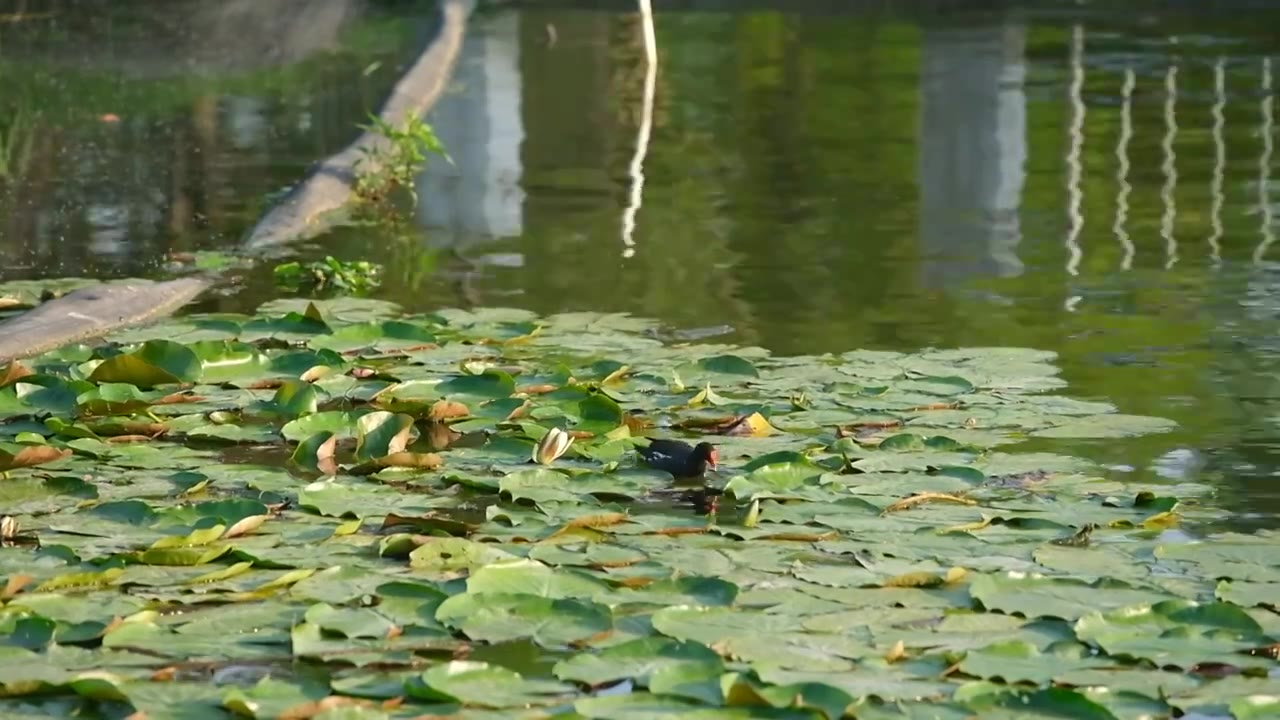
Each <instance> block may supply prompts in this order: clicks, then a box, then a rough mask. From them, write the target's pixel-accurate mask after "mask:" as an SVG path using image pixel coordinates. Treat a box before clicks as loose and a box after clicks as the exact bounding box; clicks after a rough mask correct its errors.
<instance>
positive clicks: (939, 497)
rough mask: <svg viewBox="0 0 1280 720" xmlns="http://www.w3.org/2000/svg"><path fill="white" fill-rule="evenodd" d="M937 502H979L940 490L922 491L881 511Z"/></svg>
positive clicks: (970, 503) (883, 512) (892, 510)
mask: <svg viewBox="0 0 1280 720" xmlns="http://www.w3.org/2000/svg"><path fill="white" fill-rule="evenodd" d="M935 502H941V503H952V504H955V505H977V504H978V503H977V502H976V501H974V500H970V499H969V498H964V497H960V496H959V495H951V494H948V493H939V492H922V493H917V494H915V495H912V496H911V497H909V498H904V499H902V500H899V501H898V502H896V503H894V504H892V505H890V506H889V507H887V508H885V509H884V510H883V511H882V512H881V514H882V515H888V514H889V513H892V512H898V511H899V510H906V509H908V508H913V507H915V506H917V505H924V504H926V503H935Z"/></svg>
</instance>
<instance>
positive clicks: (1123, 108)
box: [1112, 68, 1135, 271]
mask: <svg viewBox="0 0 1280 720" xmlns="http://www.w3.org/2000/svg"><path fill="white" fill-rule="evenodd" d="M1134 83H1135V78H1134V73H1133V68H1125V70H1124V85H1123V86H1122V87H1121V88H1120V141H1119V142H1118V143H1117V144H1116V159H1117V160H1118V161H1119V163H1118V165H1117V167H1116V180H1117V182H1118V183H1119V184H1120V191H1119V192H1118V193H1117V194H1116V222H1115V225H1113V226H1112V229H1113V230H1114V231H1115V234H1116V239H1117V240H1119V241H1120V247H1121V248H1122V249H1123V250H1124V255H1123V256H1122V257H1121V258H1120V269H1121V270H1122V271H1123V270H1128V269H1130V268H1132V267H1133V241H1132V240H1130V239H1129V231H1128V230H1126V229H1125V227H1124V226H1125V222H1127V221H1128V219H1129V193H1130V192H1132V191H1133V185H1131V184H1130V183H1129V141H1130V140H1132V139H1133V86H1134Z"/></svg>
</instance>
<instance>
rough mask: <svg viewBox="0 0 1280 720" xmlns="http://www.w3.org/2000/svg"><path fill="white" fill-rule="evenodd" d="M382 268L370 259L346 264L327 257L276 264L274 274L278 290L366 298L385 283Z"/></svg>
mask: <svg viewBox="0 0 1280 720" xmlns="http://www.w3.org/2000/svg"><path fill="white" fill-rule="evenodd" d="M381 275H382V266H381V265H379V264H378V263H374V262H369V261H368V260H355V261H343V260H338V259H337V258H334V257H333V256H332V255H329V256H326V257H325V259H324V260H317V261H315V262H310V263H301V262H297V261H291V262H286V263H280V264H279V265H276V266H275V267H274V268H273V269H272V272H271V276H272V279H273V280H274V281H275V284H276V287H279V288H281V289H284V290H288V291H290V292H299V291H301V290H304V289H305V290H310V291H312V292H315V293H325V292H332V293H342V294H351V295H365V294H368V293H369V292H370V291H372V290H374V289H376V288H377V287H378V286H379V285H380V284H381V283H382V281H381V278H380V276H381Z"/></svg>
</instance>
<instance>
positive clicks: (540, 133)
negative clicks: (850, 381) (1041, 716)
mask: <svg viewBox="0 0 1280 720" xmlns="http://www.w3.org/2000/svg"><path fill="white" fill-rule="evenodd" d="M421 5H422V4H421V3H409V2H390V1H386V2H376V1H369V2H360V1H358V0H323V1H321V2H291V3H279V4H276V3H250V2H225V3H197V2H186V1H183V2H172V3H148V4H141V3H103V4H83V5H82V4H77V5H74V6H68V7H69V8H71V9H66V10H64V11H54V12H48V13H33V14H32V15H31V16H30V17H17V18H16V19H13V18H10V19H11V20H12V21H11V22H6V23H5V24H4V25H2V26H0V64H2V65H3V67H4V71H3V72H0V218H2V220H0V254H2V255H3V257H4V258H5V260H6V262H5V263H4V267H3V268H0V281H2V280H12V279H19V278H39V277H60V276H70V275H84V274H89V275H101V276H137V275H148V274H156V273H157V272H159V269H160V268H161V267H162V264H163V263H162V259H163V257H164V256H165V255H166V254H167V253H171V252H184V251H191V250H198V249H203V250H209V249H233V248H234V247H235V246H236V244H237V243H238V242H239V241H240V239H241V238H242V237H243V236H244V234H245V232H246V231H247V229H248V228H249V227H250V226H251V225H252V223H253V222H254V221H255V220H256V219H257V218H258V217H259V216H260V215H261V213H262V212H263V211H264V209H265V208H267V207H268V206H269V204H270V201H271V198H272V197H273V196H274V195H275V194H276V193H278V192H279V191H280V190H281V189H283V188H284V187H286V186H288V185H289V184H291V183H294V182H297V180H298V179H300V178H301V177H302V176H303V174H304V173H305V171H306V169H307V167H308V166H309V165H310V163H312V162H314V161H316V160H318V159H319V158H321V157H323V156H325V155H326V154H328V153H330V152H333V151H336V150H337V149H339V148H341V147H342V146H343V145H345V143H347V142H349V141H350V140H351V138H352V137H353V136H354V134H355V133H356V129H355V128H356V125H357V124H358V123H361V122H363V121H364V119H365V117H366V113H367V112H368V110H370V109H371V108H374V107H376V106H377V105H378V103H380V102H381V100H382V98H383V97H384V96H385V94H386V92H387V90H388V89H389V87H390V86H391V85H392V84H393V83H394V82H395V80H396V78H397V77H398V74H399V72H400V71H401V70H402V69H403V68H404V67H405V65H406V64H407V63H408V62H410V61H411V60H412V59H413V57H414V55H415V53H416V52H417V49H418V48H419V47H420V46H421V41H422V38H423V37H424V36H426V35H427V34H429V32H430V27H431V23H432V21H433V20H432V17H431V14H430V13H429V12H426V11H424V9H423V8H422V7H420V6H421ZM538 5H539V7H538V8H537V9H520V8H516V9H510V8H498V7H485V6H482V7H481V9H480V10H479V11H478V12H477V13H476V15H475V16H474V17H473V20H472V25H471V27H470V30H469V35H468V37H467V40H466V43H465V46H464V48H463V50H462V56H461V58H460V60H459V62H458V66H457V69H456V73H455V77H454V82H453V84H452V87H451V88H450V90H449V91H448V92H447V94H446V95H445V97H444V99H443V100H442V101H441V102H440V103H439V104H438V105H437V106H436V107H435V108H434V109H433V111H432V112H431V114H430V116H429V117H428V120H429V121H430V122H431V123H432V124H433V125H434V126H435V128H436V131H437V133H438V134H439V136H440V137H441V139H442V140H443V141H444V144H445V146H446V147H447V149H448V151H449V153H450V156H451V157H452V159H453V163H452V164H448V163H445V162H436V163H434V164H433V165H431V166H429V167H428V168H427V169H426V170H425V171H424V172H423V173H422V175H421V177H420V178H419V184H418V192H419V194H420V196H421V198H422V202H421V204H420V206H419V208H418V211H417V217H416V219H417V221H418V224H417V226H415V227H414V228H413V229H412V230H410V231H407V232H403V233H400V234H399V235H398V236H396V237H385V236H379V235H377V234H376V233H374V232H372V231H370V230H366V229H359V228H347V229H342V230H338V231H335V232H333V233H330V234H329V235H327V236H325V237H322V238H319V239H318V240H316V241H315V242H313V243H311V244H309V245H307V246H304V247H302V248H301V250H302V251H303V252H305V253H306V254H308V255H317V256H322V255H324V254H326V253H332V254H335V255H338V256H340V257H343V258H346V259H364V258H367V259H374V260H377V261H380V262H385V263H387V270H388V276H387V278H386V280H385V284H384V287H383V289H382V291H381V295H382V296H383V297H387V298H390V299H394V300H396V301H397V302H400V303H402V304H403V305H405V306H406V307H407V308H409V309H411V310H427V309H431V308H435V307H440V306H456V305H459V304H476V305H510V306H520V307H527V308H529V309H532V310H535V311H537V312H541V313H551V312H557V311H563V310H607V311H612V310H625V311H629V312H632V313H635V314H638V315H644V316H650V317H656V318H659V319H661V320H662V321H663V322H664V323H665V324H666V325H667V326H668V327H670V328H671V329H672V332H680V333H686V334H687V337H692V338H698V337H710V338H715V339H717V340H720V339H723V340H724V341H727V342H737V343H742V344H755V345H761V346H764V347H767V348H769V349H771V350H772V351H774V352H776V353H781V354H788V353H821V352H828V351H829V352H837V353H838V352H843V351H845V350H849V349H853V348H867V349H899V350H914V349H919V348H922V347H927V346H937V347H954V346H990V345H1005V346H1020V347H1034V348H1042V349H1048V350H1054V351H1056V352H1058V353H1059V354H1060V364H1061V366H1062V367H1063V371H1064V377H1065V378H1066V379H1067V380H1068V381H1069V383H1070V385H1069V388H1068V390H1067V392H1069V393H1070V394H1072V395H1074V396H1076V397H1080V398H1085V399H1106V400H1109V401H1111V402H1114V403H1116V404H1117V405H1118V406H1119V408H1120V410H1121V411H1122V412H1127V413H1135V414H1143V415H1159V416H1164V417H1168V418H1172V419H1174V420H1176V421H1178V422H1179V423H1180V424H1181V429H1180V430H1179V431H1178V432H1176V433H1173V434H1166V435H1155V436H1148V437H1142V438H1138V439H1131V440H1106V441H1094V442H1081V443H1079V446H1078V447H1072V448H1071V451H1072V452H1074V453H1077V454H1083V455H1089V456H1091V457H1094V458H1096V459H1098V460H1099V461H1101V462H1103V463H1105V464H1107V465H1108V466H1110V467H1111V468H1112V471H1113V472H1114V473H1115V474H1116V476H1117V477H1125V476H1130V477H1135V478H1141V479H1145V480H1151V479H1156V478H1163V479H1167V480H1168V481H1170V482H1177V481H1179V480H1183V479H1187V478H1192V477H1196V478H1210V479H1212V480H1214V482H1215V483H1216V486H1217V487H1218V488H1219V490H1220V498H1219V501H1220V502H1221V503H1223V504H1225V505H1226V506H1228V507H1231V508H1233V509H1235V510H1236V511H1237V513H1238V522H1239V524H1240V526H1244V527H1250V526H1272V527H1274V526H1276V525H1278V524H1280V523H1277V518H1280V477H1278V476H1280V422H1278V421H1280V375H1278V374H1277V369H1278V368H1280V340H1277V338H1278V337H1280V334H1277V332H1276V330H1277V326H1278V324H1280V300H1277V297H1278V296H1277V290H1280V247H1275V240H1276V236H1277V233H1278V232H1280V220H1278V219H1277V217H1278V216H1280V189H1278V188H1280V181H1277V180H1276V179H1275V178H1276V176H1278V175H1280V172H1278V171H1277V167H1278V166H1280V158H1278V157H1277V153H1276V150H1275V148H1276V142H1277V129H1276V113H1277V108H1276V104H1277V103H1276V100H1275V88H1276V83H1277V80H1276V77H1275V75H1276V71H1277V65H1280V36H1278V35H1277V33H1276V30H1275V29H1276V28H1280V9H1235V8H1228V7H1226V6H1229V5H1233V3H1213V4H1212V5H1215V6H1219V5H1221V6H1222V7H1221V8H1220V9H1219V10H1209V11H1206V10H1194V9H1189V8H1193V7H1195V4H1192V3H1163V4H1156V3H1146V4H1143V5H1142V6H1141V7H1143V8H1156V7H1157V5H1158V6H1159V7H1160V8H1161V9H1147V10H1135V9H1134V8H1132V7H1130V6H1129V5H1128V4H1124V7H1121V4H1115V5H1114V6H1112V5H1101V4H1099V5H1098V6H1096V7H1091V8H1090V7H1088V6H1085V7H1083V8H1082V7H1077V6H1075V5H1072V9H1070V10H1064V9H1062V8H1056V9H1042V8H1044V7H1048V5H1051V4H1042V5H1036V6H1022V5H1018V4H1008V5H1007V6H1003V7H1000V8H999V9H990V10H986V11H983V12H981V13H958V12H954V11H950V10H943V9H939V7H933V6H941V5H942V4H938V3H923V4H919V5H918V6H917V4H906V3H903V4H884V3H860V2H849V3H832V2H825V3H824V2H816V1H804V2H794V1H793V2H785V3H784V2H764V1H760V2H754V3H748V4H746V5H744V6H741V7H739V9H734V10H729V9H726V8H727V7H729V6H730V5H734V6H735V7H738V6H736V5H735V4H726V3H718V2H698V1H696V0H689V1H687V2H679V3H675V2H672V3H658V5H659V8H658V12H657V14H656V17H655V22H654V28H655V36H656V42H657V52H658V59H659V65H658V69H657V71H656V73H653V74H652V75H649V66H648V64H647V62H646V60H645V57H646V54H645V42H644V37H645V34H644V30H645V26H644V23H643V22H642V19H641V17H640V16H639V15H638V14H636V13H634V12H631V5H630V4H629V3H622V2H608V3H600V5H602V6H603V7H595V8H590V9H587V8H583V7H575V6H585V5H591V3H573V2H567V1H566V2H555V1H553V2H549V3H539V4H538ZM975 5H977V4H975ZM1057 5H1063V4H1057ZM1205 5H1210V4H1205ZM1252 5H1253V6H1258V5H1259V4H1258V3H1252ZM281 6H288V7H289V8H290V9H289V12H281V11H280V7H281ZM908 6H916V7H917V9H915V10H907V9H906V8H907V7H908ZM984 6H985V5H984ZM889 8H896V9H889ZM921 8H924V9H921ZM1113 8H1114V9H1113ZM1179 8H1183V9H1179ZM650 90H651V92H650ZM253 279H254V282H250V283H249V284H248V285H247V286H246V287H244V288H243V289H242V290H241V291H240V292H238V293H234V294H230V295H228V296H226V297H219V298H217V299H215V300H211V301H207V302H205V303H203V304H202V305H201V307H200V309H202V310H219V309H224V310H247V309H251V308H252V307H254V306H256V305H257V304H258V303H259V302H261V301H263V300H265V299H267V298H269V297H271V296H272V295H273V293H274V290H273V288H272V286H271V283H270V278H269V267H268V268H266V269H265V270H263V271H262V272H259V273H257V274H255V275H254V276H253Z"/></svg>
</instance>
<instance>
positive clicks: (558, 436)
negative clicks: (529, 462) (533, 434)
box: [533, 427, 573, 465]
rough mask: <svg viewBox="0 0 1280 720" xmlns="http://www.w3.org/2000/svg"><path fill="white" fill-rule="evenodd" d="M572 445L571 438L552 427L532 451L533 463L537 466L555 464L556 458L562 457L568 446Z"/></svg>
mask: <svg viewBox="0 0 1280 720" xmlns="http://www.w3.org/2000/svg"><path fill="white" fill-rule="evenodd" d="M572 444H573V436H572V435H570V434H569V433H567V432H565V431H563V430H561V429H560V428H556V427H553V428H551V429H550V430H548V431H547V434H546V435H543V436H542V439H541V440H539V441H538V445H537V447H535V448H534V449H533V461H534V462H536V463H538V464H539V465H550V464H551V463H553V462H555V460H556V458H558V457H560V456H561V455H564V453H565V451H566V450H568V449H569V446H570V445H572Z"/></svg>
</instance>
